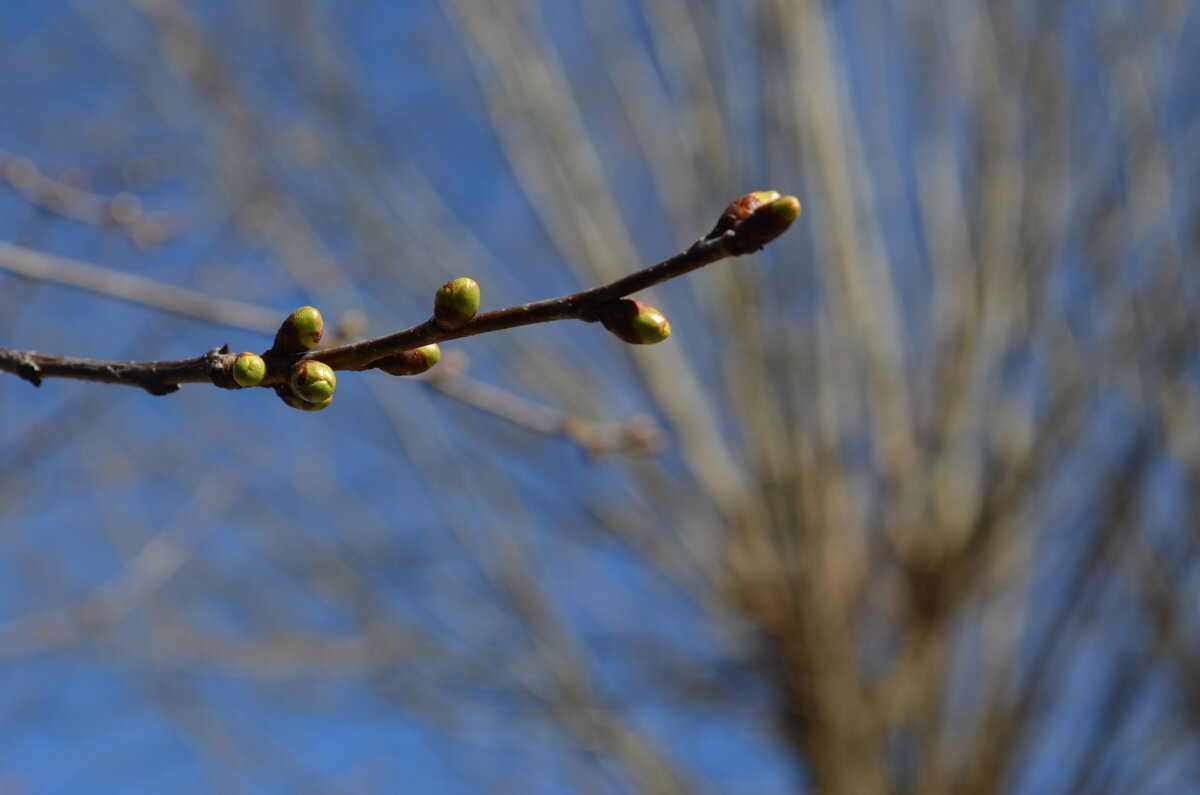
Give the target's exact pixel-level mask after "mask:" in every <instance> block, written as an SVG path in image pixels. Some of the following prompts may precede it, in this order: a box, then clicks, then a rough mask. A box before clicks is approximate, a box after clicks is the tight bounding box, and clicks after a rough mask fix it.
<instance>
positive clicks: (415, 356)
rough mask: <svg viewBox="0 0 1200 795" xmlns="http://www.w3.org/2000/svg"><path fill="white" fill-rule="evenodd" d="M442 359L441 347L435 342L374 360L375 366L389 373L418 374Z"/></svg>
mask: <svg viewBox="0 0 1200 795" xmlns="http://www.w3.org/2000/svg"><path fill="white" fill-rule="evenodd" d="M441 359H442V349H441V348H439V347H438V344H437V343H436V342H434V343H431V344H429V345H424V346H422V347H420V348H416V349H415V350H411V351H403V352H402V353H397V354H395V355H393V356H385V357H384V358H382V359H380V360H379V361H377V362H375V367H377V368H379V369H380V370H383V371H384V372H385V373H388V374H389V375H420V374H421V373H423V372H425V371H426V370H428V369H429V368H431V367H433V366H434V365H435V364H437V363H438V362H439V361H441Z"/></svg>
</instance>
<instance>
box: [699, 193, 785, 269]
mask: <svg viewBox="0 0 1200 795" xmlns="http://www.w3.org/2000/svg"><path fill="white" fill-rule="evenodd" d="M799 217H800V200H799V199H797V198H796V197H795V196H781V195H780V194H779V191H774V190H760V191H755V192H754V193H747V194H746V195H745V196H743V197H741V198H740V199H737V200H736V201H734V202H732V203H730V205H729V206H728V207H726V208H725V212H723V213H722V214H721V218H720V219H719V220H718V221H717V225H716V226H714V227H713V229H712V231H711V232H709V233H708V235H707V236H706V239H708V240H711V239H713V238H717V237H721V236H722V235H724V234H725V233H727V232H730V231H732V232H734V233H736V234H735V235H734V237H733V239H732V240H731V241H730V243H729V250H730V251H731V252H732V253H734V254H748V253H750V252H752V251H758V250H759V249H761V248H762V247H763V246H765V245H766V244H767V243H770V242H771V241H772V240H774V239H775V238H777V237H779V236H780V235H782V234H783V233H784V232H785V231H787V228H788V227H789V226H791V225H792V223H793V222H794V221H795V220H796V219H797V218H799Z"/></svg>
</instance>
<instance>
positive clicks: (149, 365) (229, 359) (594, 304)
mask: <svg viewBox="0 0 1200 795" xmlns="http://www.w3.org/2000/svg"><path fill="white" fill-rule="evenodd" d="M770 193H771V194H772V195H773V196H774V198H773V199H772V198H771V196H770V195H768V192H763V193H756V194H748V195H747V196H745V197H742V198H741V199H738V200H737V201H735V202H734V203H732V204H730V205H729V207H728V208H727V209H726V212H725V214H724V215H722V216H721V219H720V220H719V221H718V222H717V225H716V226H715V227H714V229H713V231H712V232H710V233H709V234H708V235H706V236H705V237H703V238H701V239H700V240H697V241H696V242H695V243H693V244H692V245H691V246H689V247H688V248H686V249H684V250H683V251H681V252H679V253H678V254H676V255H674V256H673V257H670V258H668V259H665V260H663V261H662V262H659V263H657V264H655V265H651V266H650V267H648V268H644V269H643V270H640V271H637V272H636V273H632V274H630V275H628V276H625V277H623V278H621V279H617V280H616V281H614V282H610V283H609V284H605V285H601V286H599V287H593V288H591V289H588V290H582V291H580V292H577V293H572V294H570V295H564V296H559V297H557V298H548V299H546V300H543V301H535V302H533V303H528V304H520V305H518V306H510V307H506V308H504V309H497V310H494V311H491V312H483V313H481V314H478V315H475V316H474V317H473V318H471V319H470V320H468V321H466V322H465V323H463V324H462V325H461V326H458V327H457V328H446V327H445V326H444V325H442V324H440V323H439V322H438V320H437V319H436V318H434V317H430V318H429V319H428V320H426V321H425V322H424V323H420V324H418V325H415V326H412V327H411V328H407V329H404V330H403V331H398V332H396V333H394V334H388V335H385V336H382V337H376V338H373V339H368V340H363V341H361V342H355V343H351V344H348V345H340V346H337V347H333V348H325V349H313V350H308V351H305V352H303V353H292V354H282V353H278V352H276V351H275V350H274V349H272V350H270V351H267V352H266V353H265V354H264V356H263V358H264V360H265V362H266V368H267V372H266V376H265V377H264V378H263V380H262V382H261V383H260V384H259V386H264V387H267V386H274V385H276V384H283V383H286V382H287V381H288V379H289V378H290V375H291V371H292V367H293V366H294V365H295V364H296V363H297V362H299V361H302V360H304V359H316V360H319V361H321V362H324V363H325V364H327V365H329V366H330V367H331V368H333V369H334V370H368V369H371V368H372V367H374V366H375V364H376V363H377V362H379V361H380V360H381V359H383V358H385V357H388V356H393V355H395V354H400V353H404V352H405V351H411V350H414V349H416V348H420V347H422V346H425V345H429V344H432V343H436V342H445V341H447V340H453V339H461V338H463V337H472V336H475V335H477V334H487V333H489V332H493V331H501V330H504V329H510V328H517V327H519V326H529V325H534V324H536V323H548V322H551V321H554V320H571V319H575V320H582V321H584V322H588V323H591V322H595V321H597V320H599V319H600V318H599V316H598V315H597V311H598V310H600V309H601V307H604V306H605V305H606V304H610V303H611V302H613V301H616V300H618V299H620V298H623V297H625V296H627V295H630V294H631V293H635V292H638V291H639V290H645V289H646V288H648V287H652V286H654V285H656V284H660V283H661V282H665V281H667V280H669V279H674V278H675V277H677V276H682V275H683V274H685V273H690V272H691V271H694V270H696V269H697V268H702V267H704V266H705V265H709V264H711V263H713V262H716V261H718V260H722V259H725V258H726V257H730V256H734V255H738V254H746V253H750V252H752V251H757V250H759V249H761V248H762V247H763V246H764V245H765V244H766V243H768V242H770V241H771V240H773V239H774V238H775V237H777V236H778V235H780V234H782V233H783V231H785V230H786V229H787V227H788V226H789V225H790V224H791V222H792V221H793V220H794V219H795V216H796V214H798V213H799V203H798V202H796V200H795V198H793V197H786V198H781V197H779V194H777V193H773V192H770ZM751 199H752V201H748V200H751ZM13 249H14V247H9V246H6V244H2V243H0V255H12V254H13V253H14V252H13ZM8 259H10V260H12V259H13V257H12V256H8ZM55 259H57V258H53V259H48V260H47V261H48V262H50V263H51V264H54V262H55ZM58 264H63V263H62V262H59V263H58ZM66 264H67V265H69V266H71V267H70V268H69V269H68V270H70V269H74V272H75V273H79V274H82V273H83V270H82V269H81V268H80V266H81V265H83V263H73V262H66ZM10 269H12V270H18V269H17V268H11V267H10ZM143 286H144V285H143ZM165 289H168V290H170V289H171V288H165ZM187 293H188V291H184V290H179V291H175V290H171V296H170V297H171V298H172V299H173V301H174V302H175V303H178V301H179V300H182V299H184V298H186V297H187ZM231 303H232V302H231ZM206 309H211V307H206ZM236 358H237V357H236V354H234V353H232V352H230V350H229V346H227V345H226V346H224V347H222V348H219V349H214V350H211V351H209V352H208V353H206V354H204V355H203V356H198V357H196V358H193V359H181V360H178V361H167V362H114V361H103V360H97V359H81V358H76V357H70V356H55V355H50V354H43V353H37V352H34V351H17V350H11V349H7V348H0V371H5V372H10V373H14V374H16V375H17V376H19V377H21V378H23V379H25V380H26V381H29V382H30V383H32V384H33V385H35V386H37V385H39V384H40V383H41V379H42V378H54V377H57V378H74V379H79V380H84V381H100V382H104V383H110V384H124V385H127V386H136V387H141V388H142V389H145V390H146V391H148V392H150V393H151V394H154V395H165V394H168V393H170V392H174V391H176V390H177V389H178V388H179V385H180V384H185V383H205V382H210V383H213V384H215V385H216V386H219V387H222V388H226V389H237V388H239V387H238V385H237V384H236V383H235V382H234V380H233V376H232V366H233V362H234V360H235V359H236Z"/></svg>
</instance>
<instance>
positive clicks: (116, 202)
mask: <svg viewBox="0 0 1200 795" xmlns="http://www.w3.org/2000/svg"><path fill="white" fill-rule="evenodd" d="M0 178H3V181H4V182H6V183H8V184H9V185H10V186H12V188H13V189H14V190H15V191H17V192H18V193H19V194H21V196H23V197H24V198H25V200H26V201H28V202H29V203H30V204H33V205H35V206H37V207H40V208H42V209H43V210H47V211H49V212H52V213H55V214H57V215H61V216H63V217H65V218H70V219H72V220H75V221H81V222H83V223H85V224H93V225H95V226H110V227H114V228H116V229H118V230H120V231H121V233H122V234H124V235H125V236H127V237H128V238H129V239H130V240H132V241H133V242H134V244H136V245H137V247H138V248H141V249H148V248H154V247H155V246H158V245H160V244H161V243H163V242H164V241H166V240H167V238H169V237H170V236H171V234H172V232H173V231H174V227H175V222H174V219H173V218H172V217H171V216H170V215H168V214H166V213H148V212H146V211H145V210H144V209H142V203H141V200H140V199H138V197H137V196H135V195H134V194H132V193H129V192H128V191H120V192H118V193H114V194H112V195H111V196H108V195H104V194H100V193H93V192H91V191H89V190H85V189H84V188H81V187H78V186H76V185H72V184H70V183H68V182H64V181H62V180H56V179H52V178H51V177H48V176H46V175H45V174H43V173H42V171H41V169H39V168H38V166H37V164H36V163H34V162H33V161H32V160H30V159H29V158H25V157H17V156H15V155H11V154H9V153H7V152H4V151H0Z"/></svg>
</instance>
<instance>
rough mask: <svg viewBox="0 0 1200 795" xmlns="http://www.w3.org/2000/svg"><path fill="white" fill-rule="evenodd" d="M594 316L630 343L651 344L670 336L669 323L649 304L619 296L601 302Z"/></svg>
mask: <svg viewBox="0 0 1200 795" xmlns="http://www.w3.org/2000/svg"><path fill="white" fill-rule="evenodd" d="M596 317H597V319H599V321H600V322H601V323H602V324H604V327H605V328H606V329H608V330H609V331H611V332H612V333H613V334H615V335H616V336H617V337H619V338H620V339H622V340H624V341H625V342H628V343H629V344H631V345H653V344H654V343H656V342H662V341H663V340H665V339H666V338H667V337H669V336H671V324H670V323H668V322H667V319H666V318H665V317H663V314H662V312H659V311H658V310H657V309H655V308H654V307H652V306H650V305H649V304H644V303H642V302H641V301H638V300H637V299H635V298H619V299H617V300H616V301H610V302H608V303H607V304H603V305H602V306H600V307H599V308H598V309H597V310H596Z"/></svg>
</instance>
